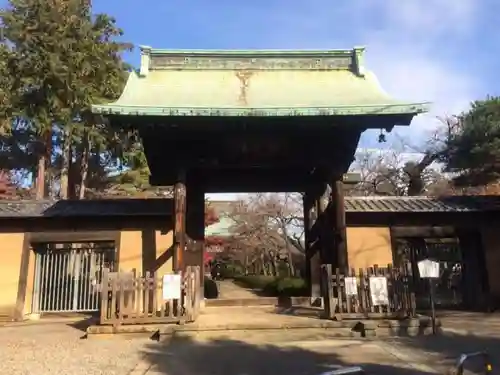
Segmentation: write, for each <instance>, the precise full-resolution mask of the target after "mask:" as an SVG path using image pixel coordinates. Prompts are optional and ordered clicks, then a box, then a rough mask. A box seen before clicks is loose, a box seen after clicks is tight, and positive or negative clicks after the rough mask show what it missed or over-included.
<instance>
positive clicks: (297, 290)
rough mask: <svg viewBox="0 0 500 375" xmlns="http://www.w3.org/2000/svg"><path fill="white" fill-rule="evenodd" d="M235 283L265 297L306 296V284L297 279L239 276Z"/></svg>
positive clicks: (302, 280)
mask: <svg viewBox="0 0 500 375" xmlns="http://www.w3.org/2000/svg"><path fill="white" fill-rule="evenodd" d="M235 281H236V282H237V283H238V284H240V285H242V286H245V287H247V288H251V289H256V290H259V291H261V292H262V293H263V294H265V295H267V296H273V297H274V296H276V297H278V296H286V297H302V296H307V293H308V290H307V284H306V282H305V280H304V279H301V278H298V277H274V276H265V275H248V276H239V277H236V278H235Z"/></svg>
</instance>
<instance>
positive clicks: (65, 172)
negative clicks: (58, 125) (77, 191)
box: [59, 129, 72, 199]
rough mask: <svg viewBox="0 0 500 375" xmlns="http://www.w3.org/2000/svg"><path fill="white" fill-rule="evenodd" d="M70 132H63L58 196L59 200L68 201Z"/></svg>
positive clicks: (66, 130) (67, 130)
mask: <svg viewBox="0 0 500 375" xmlns="http://www.w3.org/2000/svg"><path fill="white" fill-rule="evenodd" d="M71 156H72V155H71V131H70V130H69V129H65V130H64V143H63V150H62V159H63V160H62V169H61V191H60V192H59V196H60V198H61V199H68V198H69V197H70V196H71V194H70V192H69V169H70V166H71Z"/></svg>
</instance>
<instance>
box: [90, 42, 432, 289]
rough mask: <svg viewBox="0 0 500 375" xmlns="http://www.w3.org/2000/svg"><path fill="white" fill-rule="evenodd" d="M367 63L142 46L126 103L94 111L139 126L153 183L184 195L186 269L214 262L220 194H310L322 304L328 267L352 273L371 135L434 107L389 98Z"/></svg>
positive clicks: (179, 222)
mask: <svg viewBox="0 0 500 375" xmlns="http://www.w3.org/2000/svg"><path fill="white" fill-rule="evenodd" d="M363 57H364V49H363V48H354V49H352V50H332V51H326V50H325V51H307V50H306V51H304V50H297V51H279V50H249V51H244V50H233V51H211V50H206V51H203V50H190V51H172V50H160V49H152V48H150V47H141V66H140V70H139V71H134V72H131V73H130V76H129V78H128V81H127V85H126V87H125V89H124V91H123V93H122V95H121V97H120V98H119V99H118V100H117V101H116V102H114V103H110V104H105V105H94V106H93V112H94V113H95V114H98V115H102V116H104V117H105V118H106V119H107V120H108V121H110V123H111V124H112V125H114V126H117V127H131V128H134V129H137V130H138V131H139V134H140V136H141V138H142V141H143V145H144V149H145V153H146V156H147V159H148V163H149V168H150V171H151V177H150V180H151V184H153V185H174V186H175V189H174V196H175V197H174V200H175V227H174V234H175V239H174V243H175V248H174V264H175V269H176V270H182V269H183V268H184V267H186V266H188V265H200V266H201V265H202V264H203V251H204V250H203V240H204V238H203V237H204V194H205V193H210V192H217V193H223V192H302V193H304V217H305V225H306V231H305V233H306V260H307V265H308V266H307V279H308V281H309V283H310V290H311V296H312V297H319V296H320V295H321V286H320V265H321V264H332V265H333V266H334V267H335V268H340V269H347V267H348V264H347V263H348V261H347V248H346V227H345V213H344V204H343V199H344V197H343V189H342V177H343V175H344V174H345V173H346V171H347V170H348V168H349V165H350V164H351V163H352V161H353V159H354V153H355V150H356V147H357V145H358V141H359V138H360V136H361V133H363V132H364V131H365V130H367V129H384V130H386V131H391V130H392V128H393V127H394V126H396V125H409V124H410V122H411V121H412V119H413V117H414V116H415V115H417V114H419V113H423V112H425V111H426V110H427V106H428V103H406V102H400V101H397V100H394V99H393V98H391V97H389V96H388V95H387V94H385V93H384V92H383V91H382V89H381V88H380V87H379V85H378V82H377V80H376V77H375V76H374V75H373V74H372V73H371V72H369V71H367V70H365V68H364V66H363ZM193 244H196V245H197V246H193ZM187 248H189V249H191V251H186V249H187ZM202 279H203V277H202ZM201 282H203V280H201Z"/></svg>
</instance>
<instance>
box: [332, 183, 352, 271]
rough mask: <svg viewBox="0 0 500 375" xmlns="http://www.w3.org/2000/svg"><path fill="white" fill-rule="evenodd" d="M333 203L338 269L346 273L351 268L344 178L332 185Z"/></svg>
mask: <svg viewBox="0 0 500 375" xmlns="http://www.w3.org/2000/svg"><path fill="white" fill-rule="evenodd" d="M331 202H332V203H333V205H332V206H333V207H332V208H333V211H334V212H333V216H334V220H333V225H334V230H335V232H334V233H335V238H334V246H335V251H334V253H335V258H336V259H335V261H336V267H337V268H339V269H340V270H342V271H344V270H347V269H348V268H349V260H348V255H347V231H346V218H345V202H344V184H343V182H342V176H340V177H339V178H337V179H336V180H335V181H334V182H333V183H332V193H331Z"/></svg>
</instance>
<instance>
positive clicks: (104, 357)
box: [0, 324, 151, 375]
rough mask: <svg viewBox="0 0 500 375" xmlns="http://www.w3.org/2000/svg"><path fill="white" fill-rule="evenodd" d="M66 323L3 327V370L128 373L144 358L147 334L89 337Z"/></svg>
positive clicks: (45, 374) (53, 374)
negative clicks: (142, 356)
mask: <svg viewBox="0 0 500 375" xmlns="http://www.w3.org/2000/svg"><path fill="white" fill-rule="evenodd" d="M82 335H83V332H82V331H79V330H77V329H75V328H73V327H70V326H67V325H65V324H37V325H29V326H21V327H19V326H18V327H3V328H0V373H2V374H10V375H21V374H22V375H32V374H33V375H49V374H50V375H80V374H81V375H98V374H109V375H126V374H129V372H130V371H131V370H132V369H133V368H134V367H135V365H136V364H137V363H138V362H139V360H140V358H141V353H142V352H143V348H144V347H145V346H147V344H148V343H150V342H151V341H149V340H148V339H145V338H141V339H139V338H133V339H125V338H105V339H91V340H85V339H83V340H82V339H81V338H80V337H81V336H82Z"/></svg>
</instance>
